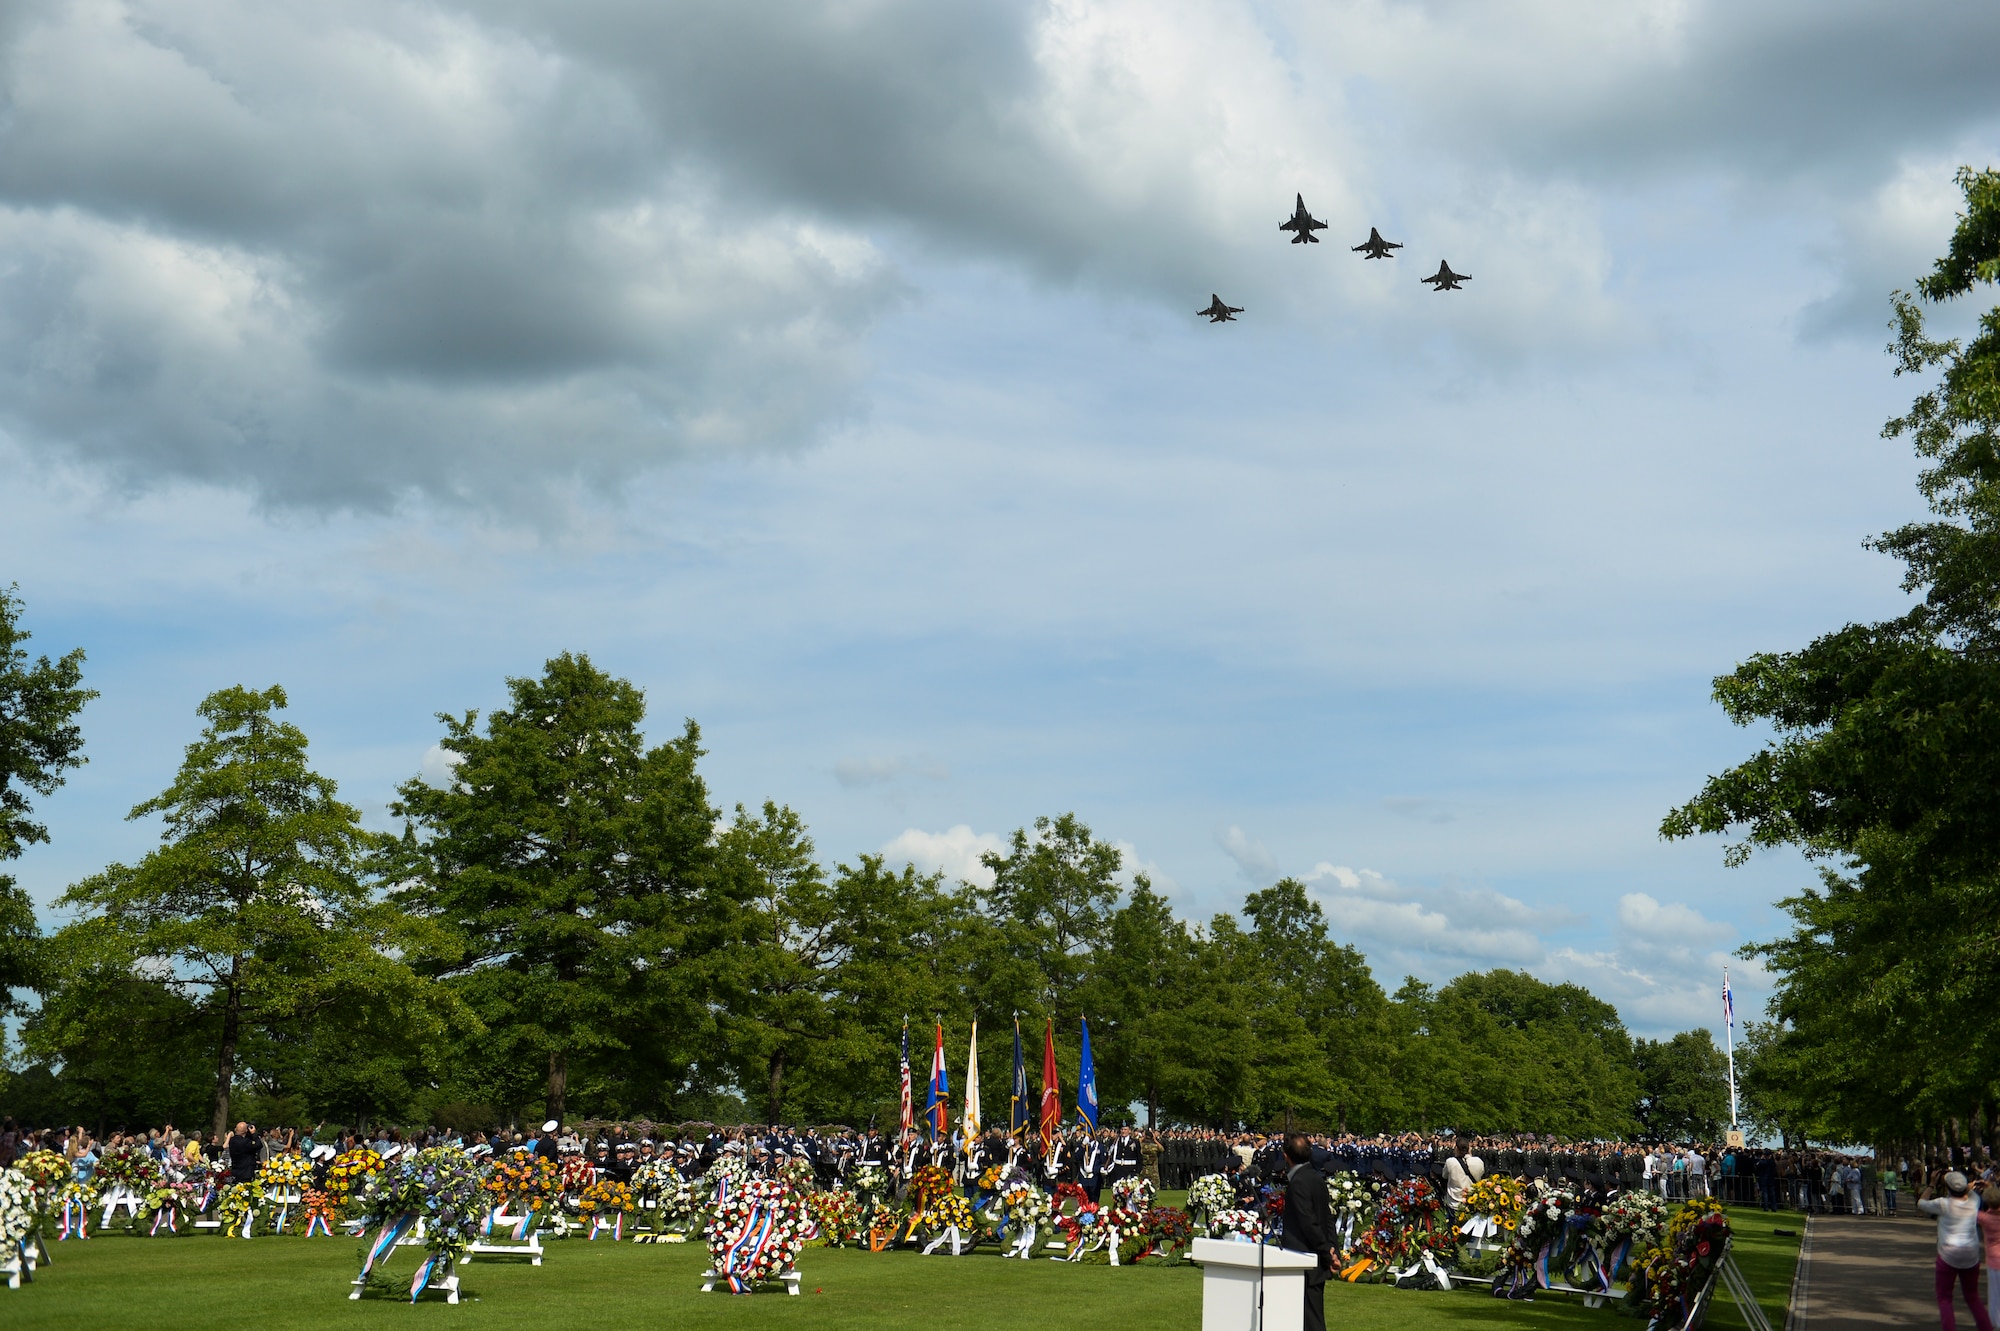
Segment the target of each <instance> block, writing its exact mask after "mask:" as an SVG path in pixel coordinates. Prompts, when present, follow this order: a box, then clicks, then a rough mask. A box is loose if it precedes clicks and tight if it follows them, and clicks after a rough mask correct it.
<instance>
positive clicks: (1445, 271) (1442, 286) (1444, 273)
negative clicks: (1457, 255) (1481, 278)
mask: <svg viewBox="0 0 2000 1331" xmlns="http://www.w3.org/2000/svg"><path fill="white" fill-rule="evenodd" d="M1417 280H1418V281H1419V282H1429V283H1432V286H1431V290H1432V291H1457V290H1459V289H1460V288H1459V285H1458V284H1459V283H1460V282H1470V281H1471V280H1472V276H1471V274H1469V273H1454V272H1453V271H1451V265H1450V264H1448V263H1446V262H1444V261H1443V260H1442V259H1440V260H1439V261H1438V270H1437V271H1436V272H1435V273H1432V274H1431V275H1430V276H1429V277H1420V278H1418V279H1417Z"/></svg>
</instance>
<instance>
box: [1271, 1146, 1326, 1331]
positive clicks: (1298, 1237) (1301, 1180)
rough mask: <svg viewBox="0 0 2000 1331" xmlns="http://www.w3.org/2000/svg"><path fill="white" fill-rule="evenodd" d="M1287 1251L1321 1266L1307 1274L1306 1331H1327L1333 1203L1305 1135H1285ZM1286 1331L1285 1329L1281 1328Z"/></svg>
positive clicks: (1285, 1239)
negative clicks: (1307, 1256) (1308, 1256)
mask: <svg viewBox="0 0 2000 1331" xmlns="http://www.w3.org/2000/svg"><path fill="white" fill-rule="evenodd" d="M1285 1162H1286V1164H1287V1165H1289V1166H1290V1169H1289V1171H1288V1172H1287V1173H1286V1175H1285V1238H1284V1244H1285V1248H1286V1249H1287V1250H1288V1251H1291V1252H1304V1253H1311V1254H1312V1255H1313V1256H1315V1257H1317V1258H1319V1265H1318V1266H1315V1267H1314V1268H1313V1269H1312V1270H1310V1271H1308V1272H1306V1320H1305V1328H1304V1331H1326V1281H1327V1277H1328V1276H1330V1275H1332V1274H1333V1262H1334V1255H1333V1203H1332V1201H1331V1200H1330V1199H1329V1198H1328V1197H1327V1195H1326V1175H1324V1174H1322V1173H1320V1172H1319V1171H1318V1170H1317V1169H1314V1168H1313V1167H1312V1143H1310V1142H1308V1141H1307V1140H1306V1137H1305V1134H1304V1133H1301V1132H1290V1133H1286V1134H1285ZM1281 1331H1282V1328H1281Z"/></svg>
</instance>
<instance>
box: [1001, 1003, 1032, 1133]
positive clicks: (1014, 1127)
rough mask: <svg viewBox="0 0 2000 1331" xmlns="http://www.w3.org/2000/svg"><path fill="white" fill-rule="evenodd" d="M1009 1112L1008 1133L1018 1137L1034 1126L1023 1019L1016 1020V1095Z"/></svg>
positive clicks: (1017, 1018)
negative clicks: (1023, 1056)
mask: <svg viewBox="0 0 2000 1331" xmlns="http://www.w3.org/2000/svg"><path fill="white" fill-rule="evenodd" d="M1013 1101H1014V1102H1013V1105H1012V1106H1011V1107H1010V1108H1009V1109H1008V1111H1007V1131H1008V1132H1010V1133H1012V1134H1013V1135H1014V1136H1016V1137H1018V1136H1020V1135H1021V1134H1022V1133H1024V1132H1026V1131H1027V1130H1028V1129H1029V1128H1030V1127H1032V1126H1033V1125H1034V1109H1033V1104H1034V1102H1033V1101H1032V1100H1030V1099H1029V1098H1028V1065H1027V1064H1026V1063H1025V1062H1023V1061H1022V1060H1021V1019H1020V1018H1019V1017H1016V1018H1014V1093H1013Z"/></svg>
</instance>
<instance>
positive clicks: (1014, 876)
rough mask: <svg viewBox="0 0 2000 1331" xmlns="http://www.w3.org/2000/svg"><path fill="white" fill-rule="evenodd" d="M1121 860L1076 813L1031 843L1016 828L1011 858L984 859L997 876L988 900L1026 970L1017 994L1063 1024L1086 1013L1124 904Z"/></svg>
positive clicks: (1045, 822) (1045, 827)
mask: <svg viewBox="0 0 2000 1331" xmlns="http://www.w3.org/2000/svg"><path fill="white" fill-rule="evenodd" d="M1120 859H1121V856H1120V854H1119V851H1118V848H1117V847H1116V846H1113V845H1111V844H1110V843H1108V842H1104V841H1099V840H1097V839H1096V838H1095V837H1093V836H1092V835H1091V834H1090V829H1089V828H1088V827H1086V826H1084V824H1083V823H1082V821H1081V820H1079V819H1078V818H1077V816H1076V815H1075V814H1073V813H1066V814H1063V815H1061V816H1060V817H1058V818H1053V819H1052V818H1045V817H1044V818H1037V819H1035V835H1034V837H1033V839H1032V840H1031V839H1030V838H1029V836H1028V833H1027V831H1026V829H1024V828H1017V829H1016V830H1015V832H1014V837H1013V841H1012V842H1011V843H1010V844H1009V846H1008V853H1007V854H1005V855H999V854H995V853H993V852H991V851H989V852H987V853H986V854H984V855H982V856H980V861H981V862H982V863H983V864H985V866H986V867H987V868H989V869H991V870H992V871H993V886H991V887H990V888H987V889H986V890H985V892H984V893H982V899H983V901H984V903H985V905H986V908H987V910H988V912H989V913H990V914H991V915H992V917H993V919H994V921H995V922H996V924H998V926H999V927H1000V928H1001V929H1002V930H1003V931H1005V933H1006V936H1007V940H1008V943H1009V945H1010V951H1011V952H1012V954H1013V955H1014V957H1015V958H1017V959H1018V961H1019V962H1020V964H1021V966H1022V968H1023V974H1022V977H1021V978H1022V980H1023V985H1022V988H1021V989H1020V990H1017V991H1016V992H1017V993H1022V992H1024V993H1025V994H1026V995H1027V997H1028V999H1029V1001H1030V1003H1031V1004H1034V1005H1039V1007H1040V1009H1041V1011H1042V1012H1044V1013H1047V1014H1049V1015H1051V1016H1054V1017H1055V1018H1056V1019H1057V1022H1058V1024H1063V1022H1064V1021H1065V1020H1066V1019H1069V1018H1074V1017H1075V1016H1076V1015H1077V1014H1078V1013H1079V1012H1081V1010H1082V1007H1083V1003H1084V998H1085V994H1084V988H1085V985H1086V984H1087V982H1088V981H1089V980H1090V978H1091V965H1092V961H1093V959H1094V957H1095V955H1096V953H1097V951H1098V950H1099V949H1100V948H1102V947H1103V946H1104V944H1105V941H1106V939H1107V938H1108V936H1109V932H1110V926H1111V913H1112V911H1113V910H1114V909H1115V908H1116V907H1117V904H1118V895H1119V893H1118V881H1117V874H1118V867H1119V863H1120ZM1017 1001H1018V1000H1017Z"/></svg>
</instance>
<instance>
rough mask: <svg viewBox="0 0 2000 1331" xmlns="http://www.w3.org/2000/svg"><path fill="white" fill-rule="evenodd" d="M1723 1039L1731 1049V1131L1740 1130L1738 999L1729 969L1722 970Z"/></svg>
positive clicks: (1725, 967)
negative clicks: (1732, 988) (1732, 990)
mask: <svg viewBox="0 0 2000 1331" xmlns="http://www.w3.org/2000/svg"><path fill="white" fill-rule="evenodd" d="M1722 1039H1723V1043H1724V1044H1726V1045H1727V1046H1728V1048H1729V1130H1730V1131H1731V1132H1735V1131H1737V1130H1738V1127H1739V1125H1738V1123H1737V1121H1736V999H1735V996H1734V995H1732V994H1731V993H1730V992H1729V967H1727V966H1724V967H1723V968H1722Z"/></svg>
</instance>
